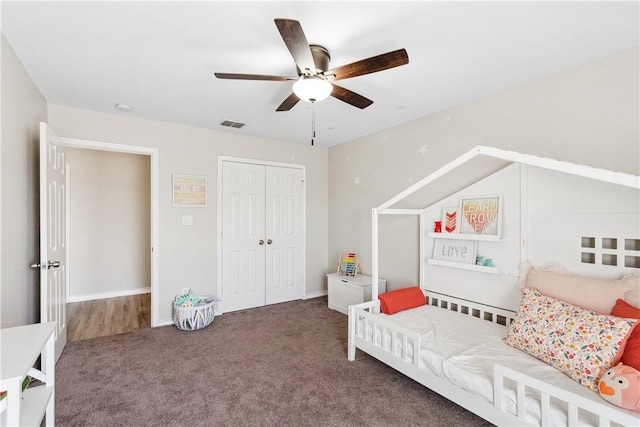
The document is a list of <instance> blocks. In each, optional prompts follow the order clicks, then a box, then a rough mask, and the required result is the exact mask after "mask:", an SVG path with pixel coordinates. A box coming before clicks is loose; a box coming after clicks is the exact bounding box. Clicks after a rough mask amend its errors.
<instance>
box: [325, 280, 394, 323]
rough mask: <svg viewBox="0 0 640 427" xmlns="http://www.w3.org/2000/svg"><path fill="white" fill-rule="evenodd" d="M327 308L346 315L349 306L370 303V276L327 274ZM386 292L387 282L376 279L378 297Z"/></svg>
mask: <svg viewBox="0 0 640 427" xmlns="http://www.w3.org/2000/svg"><path fill="white" fill-rule="evenodd" d="M327 282H328V283H327V288H328V290H329V304H328V305H329V308H331V309H333V310H337V311H339V312H341V313H344V314H347V313H348V310H349V306H350V305H352V304H359V303H361V302H365V301H371V276H365V275H364V274H358V275H357V276H356V277H351V276H338V275H337V274H336V273H331V274H327ZM386 291H387V281H386V280H384V279H380V278H378V295H380V294H382V293H385V292H386Z"/></svg>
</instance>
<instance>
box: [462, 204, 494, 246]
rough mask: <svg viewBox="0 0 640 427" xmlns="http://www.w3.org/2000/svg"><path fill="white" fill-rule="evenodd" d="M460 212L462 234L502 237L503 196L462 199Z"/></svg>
mask: <svg viewBox="0 0 640 427" xmlns="http://www.w3.org/2000/svg"><path fill="white" fill-rule="evenodd" d="M460 210H461V211H462V216H461V218H460V219H461V223H460V233H462V234H485V235H493V236H499V237H500V233H501V231H502V228H501V224H500V212H501V210H502V197H501V196H486V197H462V198H461V199H460Z"/></svg>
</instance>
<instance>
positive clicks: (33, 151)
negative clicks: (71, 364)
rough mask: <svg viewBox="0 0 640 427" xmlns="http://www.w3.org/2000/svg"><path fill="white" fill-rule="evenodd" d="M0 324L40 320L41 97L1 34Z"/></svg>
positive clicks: (43, 110)
mask: <svg viewBox="0 0 640 427" xmlns="http://www.w3.org/2000/svg"><path fill="white" fill-rule="evenodd" d="M1 63H2V65H1V66H2V86H1V87H2V94H1V100H0V102H1V103H2V125H1V126H0V127H1V128H2V154H1V158H2V170H1V176H2V194H1V200H2V206H1V211H2V221H1V227H2V228H1V231H0V239H1V245H0V246H1V248H2V249H1V250H2V252H1V254H0V256H1V263H0V265H1V271H0V300H1V302H0V304H1V305H0V310H1V313H0V327H3V328H7V327H11V326H19V325H25V324H30V323H35V322H38V321H39V320H40V306H39V303H40V288H39V283H40V280H39V274H38V270H34V269H30V268H29V264H31V263H32V262H36V261H38V258H39V254H38V251H39V243H38V242H39V238H38V229H39V225H38V221H39V214H38V209H39V201H38V197H39V196H38V194H39V193H38V172H37V169H38V135H39V126H40V125H39V122H40V121H46V119H47V105H46V101H45V99H44V97H43V96H42V94H41V93H40V91H39V90H38V88H37V87H36V86H35V85H34V83H33V81H32V80H31V78H30V77H29V75H28V74H27V73H26V71H25V70H24V68H23V66H22V64H21V63H20V61H19V60H18V58H17V57H16V55H15V52H14V51H13V49H12V48H11V46H10V45H9V43H8V42H7V41H6V39H5V38H4V35H3V36H2V61H1Z"/></svg>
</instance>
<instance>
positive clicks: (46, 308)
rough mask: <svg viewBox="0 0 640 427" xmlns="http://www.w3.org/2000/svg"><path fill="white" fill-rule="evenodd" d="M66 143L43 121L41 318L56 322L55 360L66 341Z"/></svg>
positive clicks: (41, 151)
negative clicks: (64, 144) (63, 143)
mask: <svg viewBox="0 0 640 427" xmlns="http://www.w3.org/2000/svg"><path fill="white" fill-rule="evenodd" d="M65 168H66V156H65V147H64V146H63V145H62V142H61V141H60V139H59V138H58V137H57V136H56V134H55V133H54V132H53V131H52V130H51V128H50V127H49V125H48V124H46V123H40V262H39V263H38V264H34V265H32V267H36V268H39V269H40V321H41V322H42V323H44V322H55V323H56V333H55V343H56V344H55V346H56V361H57V360H58V358H59V357H60V355H61V354H62V350H63V349H64V347H65V345H66V344H67V313H66V304H67V300H66V276H67V262H66V261H67V257H66V253H67V242H66V240H67V239H66V236H67V230H66V225H67V224H66V221H67V219H66V217H67V215H66V213H67V212H66V199H67V197H66V196H67V194H66V193H67V187H66V182H65V181H66V171H65Z"/></svg>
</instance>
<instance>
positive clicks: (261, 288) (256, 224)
mask: <svg viewBox="0 0 640 427" xmlns="http://www.w3.org/2000/svg"><path fill="white" fill-rule="evenodd" d="M222 167H223V171H222V174H223V178H222V179H223V194H222V222H223V232H222V244H223V253H222V279H223V284H222V291H223V294H222V304H223V306H224V311H235V310H242V309H246V308H252V307H259V306H263V305H264V304H265V276H264V271H265V264H264V263H265V248H266V244H265V242H264V235H265V198H264V186H265V180H264V179H265V171H264V166H262V165H253V164H246V163H235V162H224V163H223V166H222ZM261 242H262V243H261Z"/></svg>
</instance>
